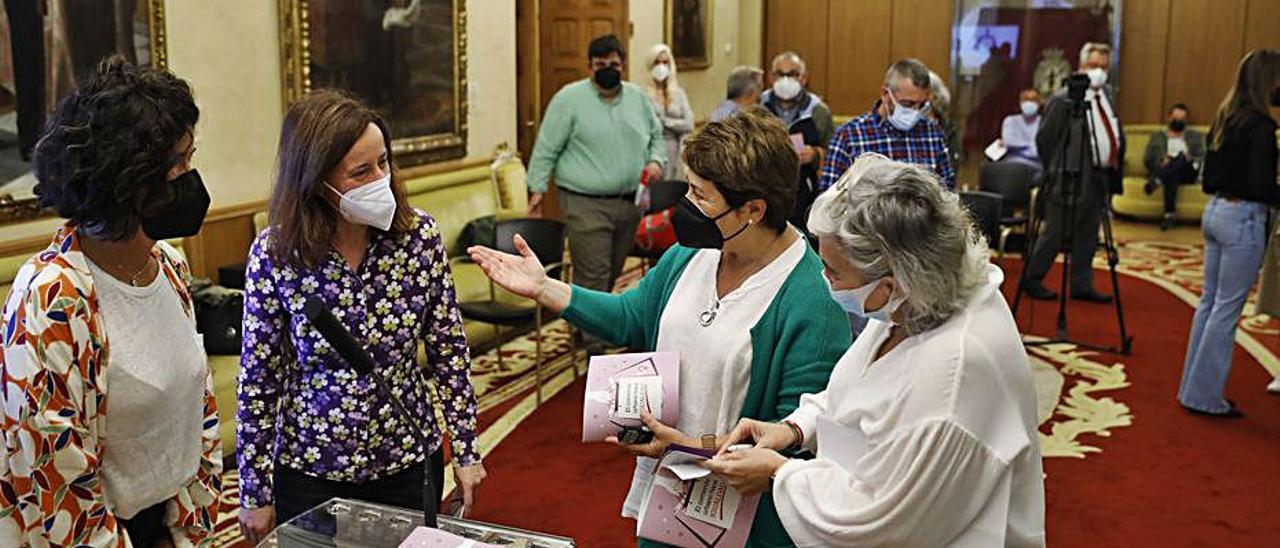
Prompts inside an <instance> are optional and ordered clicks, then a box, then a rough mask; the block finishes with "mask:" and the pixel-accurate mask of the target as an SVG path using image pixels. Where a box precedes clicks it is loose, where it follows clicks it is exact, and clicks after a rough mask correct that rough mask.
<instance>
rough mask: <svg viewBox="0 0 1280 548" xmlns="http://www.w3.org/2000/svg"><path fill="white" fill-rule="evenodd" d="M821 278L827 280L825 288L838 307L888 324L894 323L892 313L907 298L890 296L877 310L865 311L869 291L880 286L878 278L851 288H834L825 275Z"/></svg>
mask: <svg viewBox="0 0 1280 548" xmlns="http://www.w3.org/2000/svg"><path fill="white" fill-rule="evenodd" d="M822 280H823V281H825V282H827V289H828V290H830V291H831V298H832V299H834V300H835V301H836V304H838V305H840V308H843V309H844V311H845V312H848V313H850V314H855V315H858V316H861V317H863V318H866V319H869V320H880V321H882V322H885V323H887V324H890V325H893V323H894V322H893V313H894V312H895V311H897V310H898V307H899V306H902V303H903V301H906V300H907V299H906V297H904V296H893V297H890V298H889V302H887V303H885V304H884V306H882V307H880V309H879V310H875V311H872V312H867V299H868V298H870V297H871V293H873V292H874V291H875V290H876V288H877V287H880V280H875V281H871V282H867V283H865V284H863V285H862V287H855V288H853V289H836V288H834V287H832V286H831V281H830V280H827V277H826V276H823V277H822Z"/></svg>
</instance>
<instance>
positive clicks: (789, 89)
mask: <svg viewBox="0 0 1280 548" xmlns="http://www.w3.org/2000/svg"><path fill="white" fill-rule="evenodd" d="M803 89H804V86H802V85H800V80H798V79H796V78H792V77H790V76H784V77H782V78H778V79H777V80H774V81H773V94H774V95H776V96H778V98H779V99H782V100H783V101H790V100H792V99H795V98H796V97H798V96H799V95H800V91H801V90H803Z"/></svg>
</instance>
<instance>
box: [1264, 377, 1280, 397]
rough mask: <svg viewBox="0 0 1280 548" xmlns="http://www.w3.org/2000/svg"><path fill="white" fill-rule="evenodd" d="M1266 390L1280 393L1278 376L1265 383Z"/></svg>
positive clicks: (1279, 378)
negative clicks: (1269, 382)
mask: <svg viewBox="0 0 1280 548" xmlns="http://www.w3.org/2000/svg"><path fill="white" fill-rule="evenodd" d="M1267 392H1270V393H1272V394H1280V377H1276V378H1275V379H1274V380H1272V381H1271V384H1268V385H1267Z"/></svg>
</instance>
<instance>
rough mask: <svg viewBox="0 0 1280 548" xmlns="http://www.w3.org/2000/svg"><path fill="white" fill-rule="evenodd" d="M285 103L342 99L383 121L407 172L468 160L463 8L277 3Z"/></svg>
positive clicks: (447, 0) (448, 3) (339, 1)
mask: <svg viewBox="0 0 1280 548" xmlns="http://www.w3.org/2000/svg"><path fill="white" fill-rule="evenodd" d="M279 1H280V4H279V9H280V40H281V44H280V52H281V56H282V59H281V61H282V63H281V67H282V70H283V72H284V74H283V77H284V101H285V105H286V107H287V106H288V104H289V103H292V102H293V101H295V100H297V99H298V98H299V97H302V96H303V95H305V94H306V93H308V92H309V91H311V90H313V89H320V88H333V89H340V90H343V91H346V92H347V93H350V94H351V95H353V96H355V97H357V98H359V99H361V100H362V101H364V102H365V103H366V104H368V105H369V106H371V107H373V108H375V109H377V110H378V111H380V112H382V113H383V115H384V116H385V117H386V120H387V123H388V124H390V125H391V133H392V137H393V139H392V152H393V153H394V154H395V155H396V162H397V164H399V165H400V166H401V167H406V166H411V165H419V164H425V163H430V162H435V161H440V160H446V159H450V158H458V157H461V156H464V155H466V149H467V103H466V89H467V86H466V73H467V67H466V54H465V52H466V10H465V4H466V0H279Z"/></svg>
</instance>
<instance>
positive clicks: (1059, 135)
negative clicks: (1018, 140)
mask: <svg viewBox="0 0 1280 548" xmlns="http://www.w3.org/2000/svg"><path fill="white" fill-rule="evenodd" d="M1110 70H1111V47H1110V46H1108V45H1106V44H1100V43H1088V44H1085V45H1084V47H1082V48H1080V66H1079V71H1078V72H1080V73H1082V74H1086V75H1088V77H1089V89H1088V91H1086V92H1085V96H1084V100H1085V102H1086V103H1087V104H1086V105H1085V108H1087V109H1088V113H1089V114H1088V116H1089V119H1088V122H1087V126H1086V128H1087V129H1083V128H1082V129H1083V131H1085V132H1086V134H1087V135H1088V136H1089V143H1088V145H1089V151H1090V154H1089V155H1090V159H1089V161H1090V169H1086V170H1084V174H1083V176H1082V177H1081V181H1080V184H1079V185H1078V186H1076V187H1073V188H1070V189H1065V188H1064V187H1065V186H1066V184H1065V183H1063V182H1061V181H1059V180H1057V177H1056V176H1055V174H1057V173H1061V172H1062V171H1063V170H1064V169H1066V168H1067V167H1068V166H1066V165H1065V164H1066V159H1065V158H1063V155H1062V154H1059V151H1060V150H1061V149H1062V146H1063V143H1064V141H1066V140H1067V139H1068V134H1070V133H1072V132H1073V131H1074V130H1072V129H1071V126H1072V121H1071V116H1070V111H1071V102H1070V101H1069V100H1068V99H1067V94H1066V90H1065V89H1063V90H1061V91H1059V92H1058V93H1057V94H1055V95H1054V96H1053V98H1052V99H1050V100H1049V105H1048V106H1047V107H1045V112H1044V119H1043V120H1041V121H1040V128H1039V130H1038V131H1037V132H1036V150H1038V151H1039V152H1040V159H1041V160H1042V161H1043V162H1044V167H1045V177H1046V183H1045V186H1044V190H1043V192H1044V199H1043V200H1042V201H1045V202H1047V203H1046V204H1045V205H1044V209H1043V211H1044V228H1043V229H1042V231H1041V232H1040V235H1039V237H1037V238H1036V243H1035V248H1034V249H1033V250H1032V252H1031V256H1030V257H1029V258H1028V259H1027V272H1026V279H1025V280H1024V281H1023V284H1022V288H1023V291H1026V293H1027V295H1028V296H1030V297H1031V298H1033V299H1040V300H1053V299H1056V298H1058V293H1057V292H1055V291H1052V290H1050V289H1049V288H1047V287H1045V286H1044V277H1045V275H1046V274H1048V273H1049V269H1050V267H1052V266H1053V262H1054V261H1053V260H1054V257H1057V255H1058V253H1059V252H1060V251H1061V250H1062V242H1063V239H1064V238H1066V239H1067V240H1068V241H1069V242H1070V243H1071V250H1070V253H1071V272H1070V273H1069V275H1068V284H1069V285H1070V290H1071V298H1072V299H1075V300H1079V301H1087V302H1093V303H1100V304H1106V303H1110V302H1111V300H1112V296H1111V295H1109V294H1105V293H1102V292H1100V291H1098V290H1097V289H1095V288H1094V286H1093V255H1094V254H1095V253H1097V251H1098V229H1099V228H1100V227H1101V224H1102V216H1103V215H1104V214H1105V213H1104V211H1105V210H1106V205H1107V200H1110V199H1111V196H1110V195H1111V194H1113V193H1119V191H1120V190H1121V189H1122V188H1123V186H1122V181H1123V178H1124V173H1123V172H1124V149H1125V140H1124V125H1123V124H1122V123H1121V122H1120V116H1119V115H1118V114H1117V113H1116V109H1115V104H1116V101H1115V93H1114V92H1113V91H1112V89H1111V87H1110V86H1108V85H1107V72H1108V71H1110ZM1064 190H1066V191H1068V192H1064ZM1068 205H1070V206H1071V207H1066V206H1068ZM1068 213H1069V214H1070V215H1071V218H1067V214H1068ZM1067 236H1070V238H1067Z"/></svg>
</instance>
